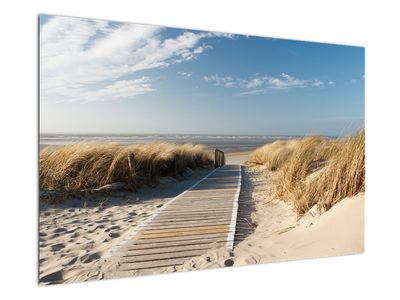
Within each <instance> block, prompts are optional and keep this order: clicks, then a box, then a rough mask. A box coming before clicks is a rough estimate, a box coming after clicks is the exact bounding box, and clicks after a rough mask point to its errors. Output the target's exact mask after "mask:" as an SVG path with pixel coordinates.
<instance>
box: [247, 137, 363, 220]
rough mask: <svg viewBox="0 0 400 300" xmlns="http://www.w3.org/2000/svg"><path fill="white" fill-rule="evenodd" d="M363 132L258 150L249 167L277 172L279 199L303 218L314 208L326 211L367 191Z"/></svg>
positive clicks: (251, 158) (309, 138)
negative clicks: (347, 136) (259, 165)
mask: <svg viewBox="0 0 400 300" xmlns="http://www.w3.org/2000/svg"><path fill="white" fill-rule="evenodd" d="M364 151H365V133H364V130H362V131H361V132H359V133H358V134H357V135H355V136H353V137H350V138H348V139H337V140H324V139H321V138H319V137H307V138H304V139H302V140H297V141H286V142H282V141H279V142H275V143H273V144H270V145H266V146H264V147H261V148H259V149H257V150H256V151H255V152H253V154H252V155H251V156H250V160H249V162H248V164H250V165H254V164H263V165H266V166H267V168H268V169H269V170H272V171H274V170H277V171H278V172H279V173H278V176H277V184H276V196H277V197H278V198H280V199H282V200H284V201H285V202H288V203H289V204H291V205H292V206H293V208H294V209H295V211H296V212H297V213H298V214H299V215H302V214H304V213H306V212H307V211H308V210H309V209H310V208H311V207H313V206H314V205H316V204H317V205H318V206H319V207H320V208H321V209H322V210H327V209H329V208H330V207H332V205H334V204H336V203H337V202H338V201H340V200H341V199H343V198H345V197H349V196H354V195H356V194H357V193H359V192H361V191H364V189H365V165H364V161H365V155H364Z"/></svg>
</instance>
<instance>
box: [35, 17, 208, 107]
mask: <svg viewBox="0 0 400 300" xmlns="http://www.w3.org/2000/svg"><path fill="white" fill-rule="evenodd" d="M162 29H163V28H161V27H157V26H150V25H139V24H115V23H110V22H107V21H94V20H88V19H79V18H71V17H53V18H51V19H49V21H48V22H47V23H46V24H44V25H43V26H42V27H41V30H40V84H41V99H42V100H51V99H55V100H58V101H63V100H78V101H79V100H82V99H83V98H85V97H88V96H85V97H84V96H83V95H91V96H90V97H89V98H90V101H95V99H94V95H96V94H97V92H99V93H98V95H99V96H100V95H104V94H103V93H107V91H108V90H107V88H111V87H112V89H114V90H115V89H116V88H123V89H124V91H128V90H129V91H131V92H132V95H138V94H142V93H144V92H147V91H150V88H149V86H146V87H145V88H143V86H141V85H138V84H137V82H136V83H135V84H133V83H134V82H135V80H126V76H130V77H132V75H135V73H137V72H139V71H143V70H149V69H154V68H162V67H168V66H169V65H171V64H176V63H181V62H184V61H188V60H191V59H194V58H196V57H197V56H198V55H200V54H201V53H203V52H204V51H205V49H207V48H209V46H207V45H202V46H199V45H198V44H199V42H200V41H201V40H202V39H203V38H206V37H212V36H215V35H212V34H211V33H193V32H184V33H182V34H180V35H179V36H177V37H173V38H168V39H163V38H162V36H161V34H160V33H161V31H162ZM140 80H142V78H140V79H139V81H140ZM146 84H150V83H148V82H147V83H146ZM127 86H129V87H130V88H129V89H128V88H127ZM134 88H137V93H136V92H135V90H133V89H134ZM151 90H153V89H151ZM100 91H101V92H100ZM122 94H124V95H125V93H124V92H123V93H122ZM116 95H120V96H116V97H114V98H115V99H120V98H127V97H125V96H124V97H122V96H121V94H118V93H116ZM112 98H113V97H112V96H111V94H109V95H108V96H107V99H109V100H112Z"/></svg>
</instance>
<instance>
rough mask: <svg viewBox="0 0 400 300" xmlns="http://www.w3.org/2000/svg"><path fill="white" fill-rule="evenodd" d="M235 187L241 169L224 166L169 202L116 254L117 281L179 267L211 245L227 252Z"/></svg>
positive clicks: (232, 228) (231, 238)
mask: <svg viewBox="0 0 400 300" xmlns="http://www.w3.org/2000/svg"><path fill="white" fill-rule="evenodd" d="M240 187H241V167H240V166H239V165H225V166H223V167H220V168H218V169H215V170H214V171H212V172H211V173H209V174H208V175H207V176H206V177H205V178H203V179H202V180H201V181H199V182H198V183H196V184H195V185H194V186H192V187H191V188H189V189H188V190H186V191H185V192H183V193H182V194H180V195H179V196H177V197H175V198H173V199H171V200H169V201H168V202H167V203H166V204H164V206H163V207H161V208H160V210H159V211H158V212H157V213H155V214H154V215H153V216H152V217H150V218H149V219H147V220H146V221H145V222H144V223H143V224H142V226H140V227H139V228H138V229H137V230H136V232H135V233H134V235H133V236H132V238H131V239H130V240H129V241H128V242H127V243H126V244H125V245H124V246H123V247H121V249H119V259H118V267H117V273H118V274H119V275H118V276H124V275H125V276H129V275H133V274H135V273H137V271H138V270H147V269H150V270H153V271H155V270H154V269H155V268H162V267H171V266H172V267H173V266H179V265H182V264H183V263H185V262H186V261H187V260H189V259H190V258H192V257H195V256H198V255H201V254H204V253H205V252H207V251H208V250H209V249H211V248H212V247H216V246H218V247H223V246H225V247H226V248H228V249H229V250H232V248H233V242H234V236H235V226H236V217H237V210H238V198H239V193H240ZM124 273H126V274H124Z"/></svg>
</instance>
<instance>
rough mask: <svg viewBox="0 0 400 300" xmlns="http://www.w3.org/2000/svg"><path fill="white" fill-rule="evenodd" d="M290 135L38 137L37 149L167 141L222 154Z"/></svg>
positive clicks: (47, 135) (89, 135) (249, 148)
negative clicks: (77, 144)
mask: <svg viewBox="0 0 400 300" xmlns="http://www.w3.org/2000/svg"><path fill="white" fill-rule="evenodd" d="M300 137H301V136H294V135H291V136H289V135H201V134H41V135H40V149H42V148H44V147H47V146H62V145H67V144H73V143H82V142H116V143H121V144H144V143H152V142H171V143H176V144H185V143H192V144H202V145H206V146H207V147H208V148H209V149H210V150H213V149H216V148H218V149H220V150H222V151H225V152H239V151H246V150H252V149H254V148H257V147H260V146H262V145H265V144H268V143H272V142H274V141H276V140H282V139H296V138H300Z"/></svg>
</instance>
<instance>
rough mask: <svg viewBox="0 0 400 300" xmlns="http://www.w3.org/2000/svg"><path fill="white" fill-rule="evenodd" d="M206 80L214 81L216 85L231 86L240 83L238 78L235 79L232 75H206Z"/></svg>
mask: <svg viewBox="0 0 400 300" xmlns="http://www.w3.org/2000/svg"><path fill="white" fill-rule="evenodd" d="M204 80H205V81H207V82H213V83H214V85H216V86H224V87H226V88H231V87H234V86H237V85H238V82H237V80H236V79H233V78H232V77H230V76H225V77H224V76H219V75H218V74H215V75H210V76H204Z"/></svg>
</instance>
